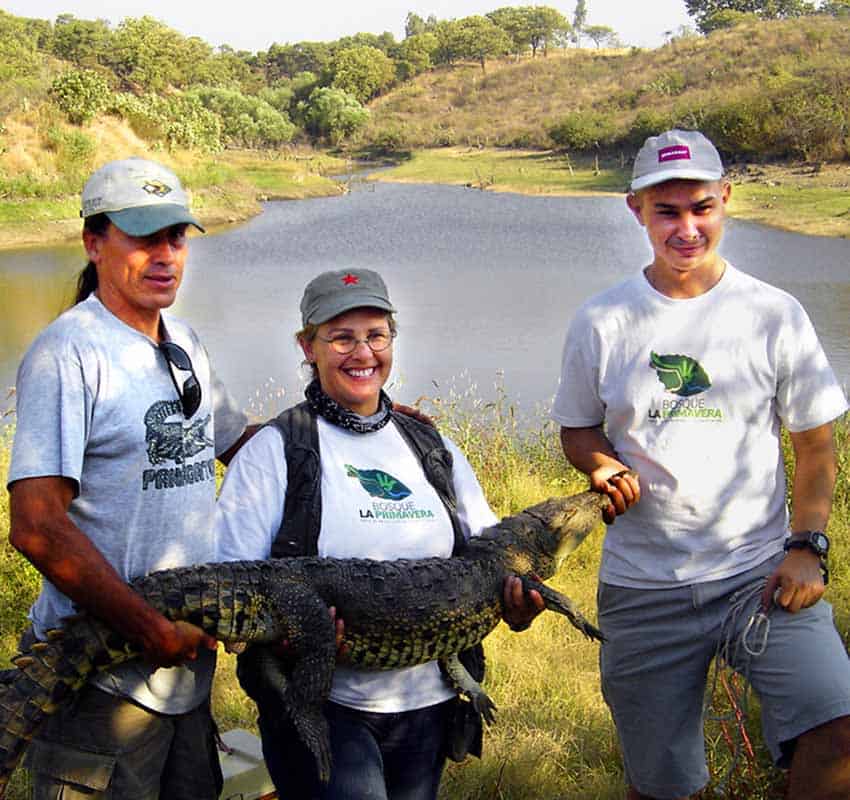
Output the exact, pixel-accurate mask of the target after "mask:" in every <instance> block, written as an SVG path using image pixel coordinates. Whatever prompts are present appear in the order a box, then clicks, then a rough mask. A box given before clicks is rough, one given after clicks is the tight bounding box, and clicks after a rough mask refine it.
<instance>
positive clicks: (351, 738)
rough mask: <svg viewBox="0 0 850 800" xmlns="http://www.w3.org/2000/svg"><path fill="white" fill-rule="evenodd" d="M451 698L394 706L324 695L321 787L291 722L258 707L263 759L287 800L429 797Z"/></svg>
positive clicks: (435, 784) (441, 757) (438, 771)
mask: <svg viewBox="0 0 850 800" xmlns="http://www.w3.org/2000/svg"><path fill="white" fill-rule="evenodd" d="M453 702H454V701H453V700H450V701H447V702H445V703H439V704H438V705H435V706H428V707H427V708H420V709H416V710H414V711H404V712H400V713H396V714H376V713H372V712H368V711H358V710H357V709H353V708H346V707H345V706H340V705H337V704H335V703H328V704H327V706H326V707H325V715H326V717H327V720H328V724H329V726H330V731H331V754H332V759H333V761H332V766H331V780H330V783H329V784H328V785H327V786H326V787H322V786H321V785H320V784H319V783H318V781H317V780H316V777H315V770H314V765H313V757H312V755H310V753H309V752H308V751H307V750H306V748H305V747H304V746H303V744H301V742H300V740H298V738H297V735H296V734H295V732H294V731H293V730H292V728H291V727H289V726H288V725H286V724H285V723H282V722H281V721H280V720H270V719H268V718H267V717H265V718H264V716H263V714H262V711H261V713H260V719H259V726H260V733H261V734H262V739H263V756H264V757H265V760H266V766H267V767H268V770H269V774H270V775H271V777H272V780H273V781H274V784H275V787H276V788H277V790H278V793H279V794H280V796H281V797H285V798H286V800H435V798H436V797H437V790H438V788H439V785H440V777H441V776H442V774H443V766H444V764H445V738H446V728H447V725H448V721H449V711H450V709H451V706H452V703H453Z"/></svg>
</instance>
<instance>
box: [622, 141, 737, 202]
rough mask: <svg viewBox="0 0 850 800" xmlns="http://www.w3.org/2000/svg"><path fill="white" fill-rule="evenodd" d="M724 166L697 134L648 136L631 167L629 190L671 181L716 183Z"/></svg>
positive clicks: (711, 145) (712, 147) (634, 190)
mask: <svg viewBox="0 0 850 800" xmlns="http://www.w3.org/2000/svg"><path fill="white" fill-rule="evenodd" d="M722 177H723V163H722V162H721V161H720V154H719V153H718V152H717V148H716V147H715V146H714V145H713V144H712V143H711V142H710V141H709V140H708V139H706V137H705V136H703V135H702V134H701V133H700V132H699V131H680V130H675V129H674V130H671V131H665V132H664V133H662V134H660V135H659V136H650V137H649V138H648V139H647V140H646V141H645V142H644V143H643V147H641V149H640V150H639V151H638V154H637V157H636V158H635V163H634V166H633V168H632V183H631V187H630V188H631V190H632V191H633V192H636V191H638V189H645V188H646V187H647V186H655V185H656V184H658V183H664V182H665V181H673V180H691V181H719V180H720V179H721V178H722Z"/></svg>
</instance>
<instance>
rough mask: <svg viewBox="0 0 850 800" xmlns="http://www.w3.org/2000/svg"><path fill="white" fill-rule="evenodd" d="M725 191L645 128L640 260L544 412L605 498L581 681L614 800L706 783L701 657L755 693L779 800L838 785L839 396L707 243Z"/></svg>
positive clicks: (579, 316)
mask: <svg viewBox="0 0 850 800" xmlns="http://www.w3.org/2000/svg"><path fill="white" fill-rule="evenodd" d="M730 192H731V186H730V184H729V182H728V180H726V179H725V178H724V175H723V166H722V163H721V161H720V156H719V155H718V153H717V150H716V149H715V148H714V146H713V145H712V144H711V142H710V141H708V139H706V138H705V137H704V136H703V135H702V134H700V133H697V132H694V131H680V130H672V131H667V132H666V133H663V134H661V135H660V136H653V137H650V138H649V139H647V141H646V143H645V144H644V146H643V147H642V148H641V150H640V152H639V153H638V156H637V158H636V160H635V164H634V170H633V180H632V184H631V191H630V192H629V194H628V197H627V202H628V206H629V209H630V210H631V211H632V213H633V214H634V216H635V218H636V219H637V221H638V223H639V224H640V225H642V226H643V227H644V228H645V229H646V233H647V236H648V238H649V243H650V245H651V247H652V251H653V259H652V262H651V263H650V264H649V266H647V267H645V268H644V269H642V270H640V271H639V272H637V273H636V274H635V275H634V276H633V277H631V278H629V279H628V280H626V281H625V282H623V283H621V284H619V285H617V286H614V287H613V288H611V289H609V290H607V291H605V292H603V293H602V294H600V295H598V296H596V297H594V298H591V299H590V300H589V301H587V302H586V303H585V304H584V305H583V306H582V307H581V308H580V309H579V311H578V312H577V313H576V316H575V318H574V319H573V321H572V323H571V325H570V328H569V331H568V333H567V337H566V343H565V345H564V355H563V364H562V372H561V382H560V386H559V389H558V392H557V396H556V398H555V402H554V406H553V410H552V417H553V419H555V420H556V421H557V422H558V423H559V424H560V425H561V426H562V427H561V441H562V444H563V447H564V452H565V454H566V456H567V458H568V460H569V461H570V462H571V463H572V464H573V465H574V466H576V467H577V468H578V469H580V470H581V471H582V472H584V473H586V474H587V475H588V476H589V478H590V483H591V487H592V488H594V489H595V490H597V491H600V492H604V493H606V494H608V495H609V496H610V497H611V499H612V501H613V506H614V511H613V512H612V513H611V514H610V518H609V520H608V521H609V522H614V518H615V516H618V515H621V514H625V516H622V517H619V518H617V520H616V524H615V525H612V527H611V528H610V529H609V530H608V531H607V533H606V536H605V543H604V548H603V556H602V564H601V568H600V585H599V595H598V600H599V625H600V628H601V629H602V632H603V634H604V635H605V642H604V643H603V645H602V649H601V655H600V665H601V671H602V690H603V694H604V696H605V700H606V702H607V703H608V705H609V707H610V709H611V712H612V715H613V718H614V722H615V725H616V727H617V733H618V735H619V738H620V743H621V746H622V750H623V760H624V765H625V773H626V779H627V782H628V784H629V790H628V797H629V798H630V800H640V798H659V800H666V799H669V798H684V797H688V796H691V795H693V794H694V793H696V792H698V791H699V790H700V789H701V788H702V787H703V786H704V785H705V783H706V782H707V780H708V770H707V768H706V763H705V748H704V738H703V729H702V725H703V696H704V691H705V688H706V683H707V680H708V676H709V668H710V663H711V660H712V658H713V657H715V656H717V658H718V662H719V664H720V665H721V666H722V665H728V666H730V667H731V668H733V669H735V670H736V671H738V672H739V673H741V674H742V675H743V676H744V677H745V678H746V679H747V680H748V681H749V683H750V684H751V686H752V687H753V688H754V690H755V691H756V693H757V694H758V695H759V697H760V700H761V708H762V725H763V731H764V738H765V742H766V744H767V746H768V748H769V750H770V753H771V756H772V757H773V759H774V760H775V762H776V763H777V764H778V765H780V766H783V767H787V766H790V775H789V789H788V795H787V796H788V797H789V798H793V799H795V800H802V798H806V800H825V798H839V797H841V798H846V797H850V716H848V715H850V666H849V665H848V660H847V655H846V652H845V649H844V646H843V643H842V641H841V638H840V637H839V635H838V633H837V631H836V630H835V626H834V624H833V622H832V611H831V607H830V606H829V604H828V603H827V602H826V601H824V600H821V596H822V595H823V593H824V585H825V584H826V583H827V580H828V568H827V553H828V549H829V540H828V538H827V537H826V535H825V534H824V532H823V531H824V529H825V527H826V524H827V521H828V518H829V511H830V506H831V503H832V491H833V485H834V482H835V469H836V467H835V456H834V451H833V442H832V422H833V420H835V419H836V418H837V417H839V416H841V415H842V414H843V413H844V412H845V411H846V410H847V401H846V399H845V397H844V394H843V392H842V390H841V388H840V386H839V385H838V382H837V381H836V379H835V375H834V374H833V372H832V369H831V368H830V366H829V364H828V363H827V360H826V357H825V355H824V353H823V350H822V348H821V346H820V343H819V342H818V339H817V335H816V334H815V331H814V328H813V326H812V324H811V322H810V321H809V319H808V317H807V316H806V313H805V311H804V310H803V308H802V307H801V306H800V304H799V303H798V302H797V301H796V300H795V299H794V298H792V297H791V296H790V295H788V294H786V293H785V292H782V291H780V290H779V289H776V288H774V287H772V286H770V285H768V284H766V283H763V282H762V281H759V280H757V279H755V278H753V277H751V276H749V275H747V274H745V273H743V272H741V271H739V270H738V269H736V268H735V267H734V266H732V265H731V264H729V263H728V262H727V261H726V260H725V259H724V258H723V257H722V256H721V255H720V254H719V253H718V249H717V248H718V244H719V242H720V238H721V235H722V233H723V225H724V218H725V210H726V205H727V203H728V200H729V196H730ZM782 426H784V427H785V428H786V429H787V430H788V432H789V434H790V439H791V443H792V446H793V450H794V456H795V476H794V480H793V484H792V490H791V500H792V508H793V512H792V513H790V514H789V511H788V508H787V506H786V502H785V496H786V484H785V472H784V466H783V458H782V446H781V440H780V429H781V427H782ZM630 470H636V471H637V472H638V473H639V474H640V478H639V479H637V478H636V477H635V476H634V473H633V472H630ZM626 511H628V513H625V512H626Z"/></svg>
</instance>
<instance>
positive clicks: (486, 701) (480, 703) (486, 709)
mask: <svg viewBox="0 0 850 800" xmlns="http://www.w3.org/2000/svg"><path fill="white" fill-rule="evenodd" d="M472 707H473V708H474V709H475V710H476V712H478V714H479V715H480V716H481V717H483V718H484V721H485V722H486V723H487V724H488V725H492V724H493V723H494V722H495V721H496V713H495V712H496V704H495V703H494V702H493V701H492V700H491V699H490V697H489V695H488V694H487V692H485V691H483V690H482V691H480V692H477V693H476V694H474V695H473V696H472Z"/></svg>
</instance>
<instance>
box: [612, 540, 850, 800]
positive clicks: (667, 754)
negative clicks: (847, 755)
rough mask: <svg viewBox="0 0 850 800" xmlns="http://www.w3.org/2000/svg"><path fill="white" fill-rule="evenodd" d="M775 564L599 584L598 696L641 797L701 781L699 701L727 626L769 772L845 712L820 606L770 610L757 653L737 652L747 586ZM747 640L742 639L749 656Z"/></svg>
mask: <svg viewBox="0 0 850 800" xmlns="http://www.w3.org/2000/svg"><path fill="white" fill-rule="evenodd" d="M782 558H783V555H782V554H780V555H779V556H777V557H775V558H774V559H771V560H770V561H767V562H765V563H764V564H761V565H759V566H758V567H756V568H754V569H752V570H749V571H748V572H744V573H742V574H740V575H735V576H733V577H731V578H725V579H723V580H719V581H711V582H708V583H699V584H693V585H690V586H682V587H677V588H674V589H627V588H623V587H621V586H612V585H610V584H600V586H599V593H598V603H599V627H600V628H601V629H602V632H603V634H604V635H605V637H606V641H605V642H604V643H603V645H602V647H601V650H600V666H601V672H602V693H603V695H604V697H605V701H606V702H607V703H608V706H609V707H610V709H611V714H612V716H613V718H614V723H615V725H616V726H617V733H618V735H619V737H620V744H621V746H622V749H623V760H624V764H625V771H626V778H627V780H628V782H629V784H630V785H631V786H633V787H634V788H636V789H637V790H638V791H639V792H640V793H641V794H646V795H650V796H652V797H657V798H670V797H681V796H683V795H690V794H693V793H695V792H697V791H698V790H699V789H700V788H702V787H703V786H704V785H705V784H706V783H707V781H708V768H707V766H706V762H705V745H704V739H703V698H704V695H705V690H706V684H707V681H708V675H709V667H710V665H711V661H712V658H713V657H714V655H715V652H716V651H717V646H718V642H719V640H720V639H721V637H723V638H725V636H723V633H722V632H723V630H724V625H726V626H728V627H727V628H726V630H728V629H729V628H731V629H732V635H731V636H730V637H729V639H728V641H729V642H730V647H729V658H728V660H729V663H730V665H731V666H732V667H734V669H735V670H736V671H738V672H740V673H742V674H744V675H746V676H748V678H749V681H750V684H751V685H752V687H753V689H754V690H755V692H756V694H757V695H758V696H759V699H760V701H761V709H762V730H763V733H764V738H765V741H766V743H767V746H768V748H769V749H770V753H771V756H772V757H773V759H774V760H775V762H776V763H777V764H779V765H782V766H784V765H785V764H786V760H787V759H788V758H789V757H790V754H791V753H792V752H793V746H794V742H795V740H796V738H797V737H798V736H799V735H800V734H802V733H805V732H806V731H808V730H811V729H812V728H815V727H817V726H818V725H822V724H824V723H826V722H829V721H830V720H832V719H836V718H837V717H842V716H846V715H850V661H848V657H847V651H846V650H845V648H844V644H843V642H842V641H841V638H840V636H839V635H838V632H837V631H836V629H835V625H834V623H833V621H832V606H830V605H829V603H827V602H825V601H823V600H821V601H820V602H819V603H817V604H816V605H814V606H812V607H811V608H807V609H804V610H802V611H800V612H799V613H797V614H789V613H787V612H786V611H783V610H781V609H778V608H774V609H772V610H771V611H770V613H769V615H768V618H769V620H770V626H769V630H768V635H767V639H766V646H765V648H764V652H762V653H761V654H760V655H748V653H747V651H746V649H745V648H744V647H742V646H741V642H742V636H743V635H745V631H746V625H747V623H748V621H749V619H750V617H751V615H752V614H753V613H755V612H756V611H757V610H758V608H759V606H760V601H761V598H760V592H759V591H758V590H757V587H758V586H760V585H762V586H763V578H764V577H765V576H767V575H769V574H771V573H772V572H773V570H774V569H775V568H776V565H778V564H779V562H780V561H781V560H782ZM739 590H741V592H740V594H739V598H740V597H741V596H744V597H748V598H749V599H748V601H747V602H746V603H745V604H743V606H742V607H741V608H740V612H739V613H737V614H732V613H730V608H731V607H732V605H731V602H730V601H731V600H732V598H733V595H735V593H736V592H738V591H739ZM749 590H752V591H749ZM757 634H758V632H757V631H753V630H752V629H750V631H749V633H747V634H746V635H747V637H748V638H747V642H748V644H749V649H750V650H751V651H754V652H757V651H758V644H759V643H760V640H759V637H758V635H757Z"/></svg>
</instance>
